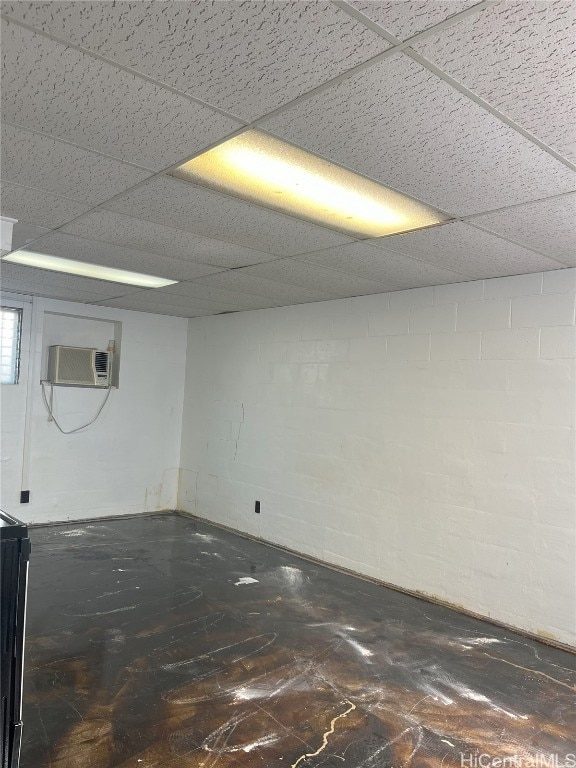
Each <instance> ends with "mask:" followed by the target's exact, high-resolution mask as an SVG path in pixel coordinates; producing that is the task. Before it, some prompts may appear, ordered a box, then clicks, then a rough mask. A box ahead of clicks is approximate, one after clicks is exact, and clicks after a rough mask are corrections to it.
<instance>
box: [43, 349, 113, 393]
mask: <svg viewBox="0 0 576 768" xmlns="http://www.w3.org/2000/svg"><path fill="white" fill-rule="evenodd" d="M111 373H112V353H111V352H106V351H102V350H99V349H89V348H86V347H63V346H60V345H58V346H55V347H49V349H48V381H49V382H50V383H52V384H64V385H67V386H70V387H109V386H111Z"/></svg>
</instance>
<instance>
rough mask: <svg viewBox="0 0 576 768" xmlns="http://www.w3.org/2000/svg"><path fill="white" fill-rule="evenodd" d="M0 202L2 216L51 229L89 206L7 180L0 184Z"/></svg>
mask: <svg viewBox="0 0 576 768" xmlns="http://www.w3.org/2000/svg"><path fill="white" fill-rule="evenodd" d="M0 204H1V206H2V215H3V216H11V217H12V218H14V219H18V221H20V222H21V223H24V224H33V225H35V226H40V227H47V228H52V229H53V228H55V227H59V226H60V225H61V224H64V223H65V222H67V221H70V219H74V218H76V216H80V214H81V213H86V211H88V210H89V209H90V206H89V205H86V203H78V202H76V201H74V200H68V199H67V198H64V197H56V196H55V195H50V194H48V193H47V192H44V191H42V190H41V189H33V188H32V187H23V186H22V185H21V184H12V183H10V182H7V181H5V182H2V183H0Z"/></svg>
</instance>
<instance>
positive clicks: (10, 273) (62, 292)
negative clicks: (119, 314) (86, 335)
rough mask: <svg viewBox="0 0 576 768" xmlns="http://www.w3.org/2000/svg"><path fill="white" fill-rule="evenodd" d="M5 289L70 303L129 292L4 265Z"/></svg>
mask: <svg viewBox="0 0 576 768" xmlns="http://www.w3.org/2000/svg"><path fill="white" fill-rule="evenodd" d="M0 264H1V269H2V289H3V290H5V291H17V292H18V293H27V294H30V295H33V296H50V297H52V298H59V299H68V300H69V301H81V302H87V301H97V300H98V299H103V298H105V297H113V296H119V295H121V294H122V293H125V292H126V286H125V285H119V284H118V283H109V282H105V281H104V280H93V279H92V278H90V277H75V276H73V275H64V274H62V273H61V272H49V271H48V270H46V269H35V268H33V267H23V266H21V265H20V264H9V263H7V262H4V261H2V262H1V263H0Z"/></svg>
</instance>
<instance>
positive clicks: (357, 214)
mask: <svg viewBox="0 0 576 768" xmlns="http://www.w3.org/2000/svg"><path fill="white" fill-rule="evenodd" d="M171 175H172V176H175V177H176V178H179V179H184V180H185V181H190V182H192V183H194V184H201V185H204V186H208V187H211V188H213V189H216V190H218V191H220V192H224V193H227V194H232V195H236V196H237V197H241V198H243V199H245V200H248V201H250V202H252V203H257V204H259V205H264V206H267V207H268V208H273V209H275V210H277V211H282V212H283V213H287V214H289V215H291V216H296V217H298V218H300V219H305V220H307V221H311V222H314V223H315V224H320V225H322V226H325V227H330V228H331V229H337V230H339V231H340V232H345V233H346V234H349V235H353V236H355V237H360V238H367V237H383V236H385V235H393V234H398V233H399V232H409V231H411V230H414V229H422V228H423V227H429V226H432V225H434V224H440V223H442V222H444V221H446V220H447V217H446V216H445V215H444V214H442V213H440V212H439V211H436V210H434V209H433V208H429V207H428V206H427V205H424V204H423V203H420V202H418V201H417V200H413V199H412V198H410V197H407V196H406V195H403V194H401V193H400V192H396V191H395V190H393V189H388V188H387V187H385V186H383V185H382V184H378V183H377V182H375V181H372V180H371V179H367V178H366V177H365V176H361V175H360V174H358V173H354V172H353V171H349V170H347V169H346V168H342V167H341V166H339V165H335V164H334V163H330V162H329V161H328V160H323V159H322V158H320V157H316V155H312V154H311V153H310V152H306V151H305V150H303V149H300V148H298V147H294V146H293V145H292V144H287V143H286V142H285V141H281V140H280V139H276V138H274V137H273V136H270V135H268V134H267V133H262V132H261V131H256V130H251V131H246V132H245V133H242V134H241V135H240V136H236V137H234V138H232V139H229V140H228V141H225V142H223V143H222V144H219V145H218V146H217V147H214V148H213V149H209V150H208V151H207V152H204V153H203V154H201V155H198V157H195V158H194V159H193V160H189V161H188V162H186V163H183V164H182V165H180V166H179V167H178V168H176V169H174V170H173V171H171Z"/></svg>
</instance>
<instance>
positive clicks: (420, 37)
mask: <svg viewBox="0 0 576 768" xmlns="http://www.w3.org/2000/svg"><path fill="white" fill-rule="evenodd" d="M566 1H568V2H571V0H544V2H556V3H558V2H566ZM332 2H333V3H334V4H335V5H337V6H339V7H340V8H342V10H345V11H347V12H348V13H350V15H351V16H353V17H354V18H357V19H358V20H361V21H363V22H364V23H365V24H366V25H367V26H368V27H370V29H373V30H374V31H379V33H380V34H381V35H382V36H383V37H384V39H385V40H388V41H389V42H390V43H391V44H392V46H393V48H392V49H391V51H403V52H404V53H405V54H406V55H407V56H410V58H412V59H413V60H414V61H417V62H418V63H419V64H421V65H422V66H423V67H425V68H426V69H428V70H430V72H433V73H434V74H435V75H437V76H438V77H439V78H440V79H442V80H444V81H445V82H446V83H448V84H449V85H450V86H451V87H452V88H454V89H455V90H456V91H458V92H459V93H462V94H463V95H464V96H467V97H468V98H469V99H471V100H472V101H474V102H475V103H476V104H478V105H479V106H481V107H482V108H483V109H485V110H487V111H488V112H490V113H491V114H492V115H494V116H495V117H497V118H498V119H499V120H500V121H501V122H503V123H505V124H506V125H508V126H510V127H511V128H513V129H514V130H515V131H517V132H518V133H520V134H521V135H522V136H524V137H525V138H526V139H528V140H529V141H531V142H532V143H534V144H535V145H536V146H538V147H540V149H543V150H544V151H545V152H548V154H550V155H552V157H555V158H556V159H557V160H558V161H559V162H561V163H563V164H564V165H566V166H567V167H568V168H571V169H572V170H576V165H575V164H574V162H572V161H571V160H570V159H569V158H568V157H566V156H565V155H563V154H562V153H560V152H558V151H557V150H556V149H554V148H553V147H552V146H550V145H549V144H546V143H545V142H544V141H542V140H541V139H539V138H538V137H537V136H536V135H535V134H534V133H531V132H530V131H529V130H527V129H526V128H524V127H523V126H522V125H521V124H520V123H518V122H516V121H515V120H514V119H512V118H511V117H510V116H509V115H507V114H505V113H504V112H502V111H501V110H499V109H498V108H496V107H495V106H494V105H493V104H491V103H490V102H489V101H487V100H486V99H484V98H482V96H480V95H479V94H478V93H476V92H475V91H474V90H471V89H470V88H468V87H466V85H465V84H463V83H461V82H460V81H458V80H457V79H455V78H454V77H452V76H451V75H450V74H448V72H445V71H444V70H443V69H441V68H440V67H438V66H436V64H434V62H432V61H430V60H429V59H427V58H425V57H424V56H422V55H421V54H420V53H419V52H418V51H417V50H416V48H418V47H419V46H421V45H422V43H423V42H425V41H426V40H428V39H429V38H431V37H433V36H435V35H437V34H438V33H440V34H441V33H443V32H444V31H445V30H446V29H448V28H452V27H454V26H456V25H459V24H460V23H462V22H464V21H468V22H469V23H470V24H473V23H475V22H476V21H477V19H478V18H481V17H479V16H478V13H477V11H479V10H482V11H483V12H486V11H488V10H490V9H491V8H492V7H493V6H499V5H501V4H503V3H504V4H506V3H507V2H511V3H518V4H521V5H523V4H525V2H526V0H485V2H481V3H478V4H477V5H474V6H472V7H471V8H470V9H468V11H469V12H466V11H464V12H462V13H460V14H456V15H455V16H451V17H450V18H448V19H447V20H446V21H445V22H442V23H440V24H437V25H434V26H433V27H430V28H428V29H425V30H424V31H423V32H420V33H418V34H416V35H414V37H412V38H409V39H408V40H405V41H404V42H401V41H400V40H398V39H397V38H396V37H395V36H394V35H391V34H390V33H389V32H387V31H386V30H385V29H383V28H382V27H380V26H379V25H378V24H376V23H375V22H373V21H372V20H371V19H370V17H369V16H366V15H365V14H364V13H362V12H361V11H359V10H358V9H357V8H356V7H354V4H353V3H350V2H347V1H346V0H332ZM413 46H415V47H416V48H414V47H413Z"/></svg>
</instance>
